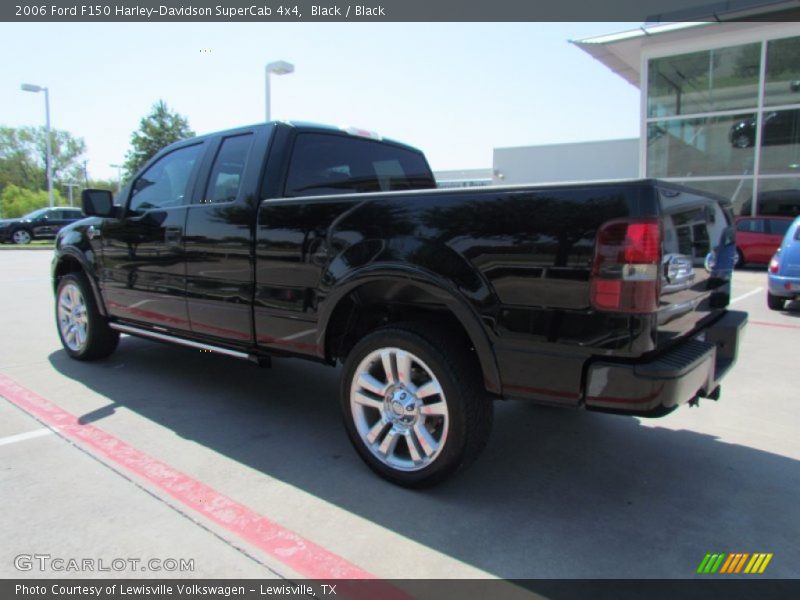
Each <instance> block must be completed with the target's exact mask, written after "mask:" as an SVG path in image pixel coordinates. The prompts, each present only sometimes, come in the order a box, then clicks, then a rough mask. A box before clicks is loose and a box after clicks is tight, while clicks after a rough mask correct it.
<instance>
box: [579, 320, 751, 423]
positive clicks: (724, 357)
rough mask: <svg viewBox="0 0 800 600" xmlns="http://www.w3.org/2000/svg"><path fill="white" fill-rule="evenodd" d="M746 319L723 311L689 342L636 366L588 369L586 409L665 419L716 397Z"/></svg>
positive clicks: (596, 365) (593, 366)
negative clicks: (691, 404) (696, 402)
mask: <svg viewBox="0 0 800 600" xmlns="http://www.w3.org/2000/svg"><path fill="white" fill-rule="evenodd" d="M746 324H747V313H745V312H739V311H728V312H726V313H725V315H723V316H722V318H720V319H719V320H718V321H716V322H715V323H713V324H712V325H710V326H708V327H707V328H705V329H703V330H702V331H700V332H699V333H698V334H697V335H695V336H694V338H691V339H688V340H686V341H685V342H684V343H682V344H680V345H678V346H676V347H675V348H672V349H670V350H669V351H668V352H666V353H665V354H662V355H660V356H658V357H657V358H655V359H653V360H650V361H647V362H639V363H613V362H604V361H598V362H594V363H592V364H591V365H590V367H589V371H588V374H587V380H586V381H587V383H586V407H587V408H589V409H594V410H603V411H608V412H622V413H629V414H639V415H646V416H658V415H661V414H665V413H668V412H670V411H671V410H673V409H674V408H676V407H677V406H679V405H681V404H684V403H686V402H689V401H690V400H694V399H696V398H714V399H716V398H717V397H718V395H719V384H720V381H721V380H722V378H723V377H724V376H725V374H726V373H727V372H728V370H730V368H731V367H732V366H733V364H734V363H735V362H736V356H737V353H738V350H739V338H740V337H741V334H742V331H743V329H744V326H745V325H746Z"/></svg>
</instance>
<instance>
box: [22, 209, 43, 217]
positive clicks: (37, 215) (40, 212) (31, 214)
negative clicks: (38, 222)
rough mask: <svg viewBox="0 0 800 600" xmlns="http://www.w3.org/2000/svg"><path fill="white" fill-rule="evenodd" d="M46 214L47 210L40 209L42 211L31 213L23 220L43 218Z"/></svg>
mask: <svg viewBox="0 0 800 600" xmlns="http://www.w3.org/2000/svg"><path fill="white" fill-rule="evenodd" d="M46 212H47V209H46V208H40V209H37V210H35V211H33V212H29V213H28V214H27V215H25V216H24V217H22V218H23V219H36V218H38V217H41V216H42V215H43V214H44V213H46Z"/></svg>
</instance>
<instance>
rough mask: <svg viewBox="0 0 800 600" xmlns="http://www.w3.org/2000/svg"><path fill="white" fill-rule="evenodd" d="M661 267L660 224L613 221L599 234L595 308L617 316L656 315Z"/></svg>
mask: <svg viewBox="0 0 800 600" xmlns="http://www.w3.org/2000/svg"><path fill="white" fill-rule="evenodd" d="M660 267H661V225H660V224H659V222H658V220H655V219H652V220H651V219H647V220H637V221H609V222H608V223H606V224H605V225H603V226H602V227H601V228H600V231H598V232H597V242H596V244H595V249H594V263H593V264H592V281H591V301H592V306H594V307H595V308H596V309H598V310H606V311H616V312H627V313H648V312H655V311H656V310H657V309H658V294H659V284H660V280H661V275H660Z"/></svg>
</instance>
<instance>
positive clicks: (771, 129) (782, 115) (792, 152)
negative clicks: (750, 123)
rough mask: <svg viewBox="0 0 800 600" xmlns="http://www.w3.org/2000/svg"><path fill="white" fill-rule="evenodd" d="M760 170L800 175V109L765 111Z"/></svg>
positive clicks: (762, 127)
mask: <svg viewBox="0 0 800 600" xmlns="http://www.w3.org/2000/svg"><path fill="white" fill-rule="evenodd" d="M759 171H760V172H761V173H797V174H799V175H800V109H796V110H777V111H776V110H771V111H764V116H763V118H762V121H761V158H760V164H759Z"/></svg>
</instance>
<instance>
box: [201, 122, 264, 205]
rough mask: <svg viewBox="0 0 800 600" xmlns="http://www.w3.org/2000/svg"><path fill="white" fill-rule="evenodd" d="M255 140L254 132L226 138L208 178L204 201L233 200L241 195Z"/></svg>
mask: <svg viewBox="0 0 800 600" xmlns="http://www.w3.org/2000/svg"><path fill="white" fill-rule="evenodd" d="M252 142H253V134H252V133H248V134H245V135H237V136H233V137H229V138H225V139H224V140H223V141H222V145H221V146H220V147H219V152H217V157H216V158H215V159H214V166H213V167H212V168H211V176H210V177H209V178H208V185H207V186H206V194H205V196H203V202H204V203H218V202H233V201H234V200H236V197H237V196H238V195H239V189H240V188H241V185H242V176H243V175H244V167H245V163H246V162H247V155H248V153H249V152H250V145H251V144H252Z"/></svg>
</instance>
